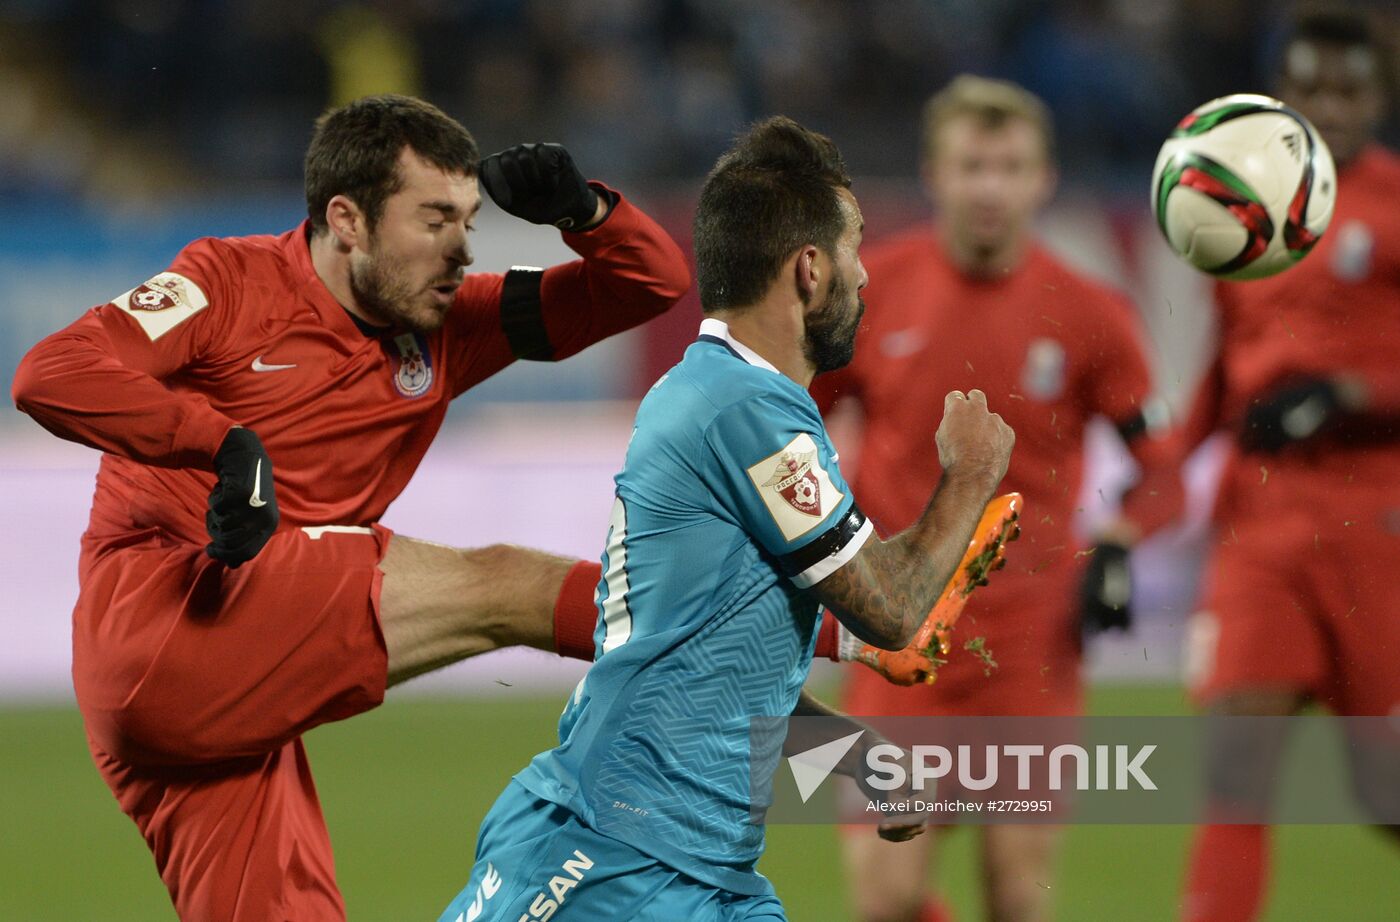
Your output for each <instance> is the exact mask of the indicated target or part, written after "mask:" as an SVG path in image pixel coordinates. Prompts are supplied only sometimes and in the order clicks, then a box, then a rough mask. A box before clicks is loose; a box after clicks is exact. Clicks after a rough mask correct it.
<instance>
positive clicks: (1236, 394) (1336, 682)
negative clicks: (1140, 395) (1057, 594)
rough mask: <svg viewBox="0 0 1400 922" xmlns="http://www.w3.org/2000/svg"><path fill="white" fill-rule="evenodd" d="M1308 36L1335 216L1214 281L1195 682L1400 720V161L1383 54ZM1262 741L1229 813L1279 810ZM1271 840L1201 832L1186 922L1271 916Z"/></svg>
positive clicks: (1228, 782) (1313, 109) (1351, 29)
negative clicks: (1276, 265) (1291, 244)
mask: <svg viewBox="0 0 1400 922" xmlns="http://www.w3.org/2000/svg"><path fill="white" fill-rule="evenodd" d="M1293 26H1294V27H1293V30H1292V34H1291V38H1290V39H1289V41H1288V43H1287V44H1286V46H1285V48H1284V54H1283V59H1282V67H1281V74H1280V78H1281V79H1280V83H1279V87H1278V91H1279V96H1280V97H1281V98H1282V99H1283V100H1284V101H1285V102H1287V103H1288V104H1289V105H1291V106H1293V107H1295V108H1296V109H1297V110H1298V111H1300V112H1301V113H1302V114H1303V115H1305V116H1307V118H1308V119H1310V120H1311V121H1312V122H1313V124H1314V125H1316V126H1317V128H1318V130H1319V131H1320V132H1321V133H1322V135H1323V138H1324V139H1325V140H1326V141H1327V144H1328V146H1329V147H1330V148H1331V150H1332V155H1333V157H1334V158H1336V162H1337V167H1338V172H1337V183H1338V187H1337V204H1336V210H1335V212H1334V213H1333V216H1332V224H1331V227H1330V228H1329V229H1328V231H1327V233H1326V234H1325V235H1324V236H1323V238H1322V240H1321V242H1320V243H1319V244H1318V245H1317V246H1316V248H1315V249H1314V250H1313V251H1312V252H1311V253H1310V254H1309V255H1308V256H1307V258H1306V259H1304V260H1303V261H1302V262H1301V263H1299V264H1298V265H1297V266H1294V267H1293V268H1291V269H1289V270H1288V271H1287V272H1284V273H1282V274H1280V275H1277V276H1274V277H1273V278H1269V279H1262V280H1259V281H1252V282H1246V283H1236V284H1222V285H1221V286H1220V287H1219V289H1218V299H1217V300H1218V306H1219V318H1220V324H1219V325H1220V330H1219V353H1218V356H1217V358H1216V361H1215V363H1214V365H1213V366H1212V368H1211V369H1210V371H1209V372H1208V374H1207V376H1206V379H1205V381H1204V383H1203V384H1202V387H1201V391H1200V395H1199V397H1198V400H1197V404H1196V407H1195V408H1194V410H1193V414H1192V417H1191V421H1190V423H1189V424H1188V430H1189V431H1188V432H1187V434H1186V438H1187V439H1188V440H1189V441H1191V442H1192V443H1194V442H1197V441H1199V440H1201V439H1203V438H1204V437H1205V436H1207V435H1209V434H1210V433H1211V432H1214V431H1216V430H1225V431H1227V432H1229V433H1230V434H1231V435H1232V436H1233V439H1234V441H1235V443H1236V448H1235V451H1234V452H1233V455H1232V456H1231V458H1230V459H1229V461H1228V462H1227V464H1226V467H1225V471H1224V474H1223V476H1222V480H1221V482H1220V488H1219V495H1218V499H1217V502H1216V509H1215V526H1216V531H1215V541H1216V542H1217V543H1216V546H1215V549H1214V557H1213V559H1212V561H1211V564H1210V567H1209V571H1208V573H1207V578H1206V582H1205V586H1204V599H1203V604H1202V611H1201V612H1199V613H1198V614H1197V615H1196V616H1195V617H1194V618H1193V619H1192V623H1191V626H1190V631H1189V634H1190V642H1189V644H1188V669H1189V671H1190V677H1189V678H1190V682H1191V690H1192V692H1193V694H1194V697H1195V698H1196V700H1197V701H1198V703H1200V704H1201V705H1203V706H1204V707H1205V708H1206V710H1207V712H1208V713H1215V714H1227V715H1232V714H1239V715H1251V714H1252V715H1275V716H1276V715H1286V714H1292V713H1295V712H1296V711H1297V710H1298V709H1299V708H1300V707H1302V706H1303V704H1304V703H1305V702H1307V701H1315V702H1319V703H1322V704H1324V705H1326V706H1327V707H1328V708H1329V709H1331V710H1332V711H1334V712H1335V713H1337V714H1342V715H1357V716H1366V715H1373V716H1374V715H1386V714H1390V715H1400V596H1398V595H1397V593H1396V591H1395V574H1396V573H1397V572H1400V366H1397V364H1396V361H1395V356H1396V354H1397V350H1400V311H1397V306H1400V209H1397V207H1396V203H1397V202H1400V157H1396V156H1395V155H1394V154H1393V153H1391V152H1389V151H1387V150H1385V149H1383V148H1381V147H1380V146H1379V145H1378V144H1376V143H1375V140H1374V137H1375V133H1376V130H1377V129H1378V127H1379V125H1380V123H1381V121H1382V120H1383V118H1384V114H1385V109H1386V76H1385V74H1384V72H1383V68H1384V67H1385V64H1386V51H1385V49H1384V48H1383V46H1382V45H1381V44H1380V43H1379V42H1378V41H1376V40H1375V38H1374V37H1373V35H1372V32H1371V30H1370V28H1369V27H1368V24H1367V21H1366V20H1365V19H1364V18H1363V17H1362V16H1360V15H1358V14H1355V13H1348V12H1333V11H1320V12H1316V11H1315V12H1312V13H1308V14H1304V15H1302V16H1300V17H1299V18H1298V19H1297V20H1296V21H1295V22H1294V24H1293ZM1241 742H1242V743H1243V745H1242V744H1241ZM1253 742H1255V741H1252V740H1249V739H1248V737H1244V738H1243V739H1242V740H1240V741H1238V742H1235V743H1233V744H1232V743H1231V741H1230V740H1228V739H1227V740H1222V741H1221V745H1219V746H1218V747H1217V750H1216V751H1215V752H1214V753H1213V754H1212V759H1211V767H1212V770H1211V773H1210V776H1211V778H1212V781H1213V783H1214V786H1215V789H1214V791H1213V793H1214V794H1215V797H1216V800H1217V807H1219V806H1220V803H1219V802H1220V801H1222V800H1223V799H1225V798H1226V797H1230V796H1231V792H1239V791H1245V792H1251V793H1253V794H1255V795H1257V796H1258V797H1260V798H1261V801H1260V802H1259V803H1257V804H1238V805H1239V806H1244V807H1247V808H1261V807H1263V806H1264V805H1265V804H1266V802H1267V797H1268V791H1269V788H1270V784H1269V781H1268V779H1270V778H1271V777H1272V776H1273V773H1274V765H1275V760H1274V755H1273V752H1272V751H1271V750H1270V749H1269V747H1267V746H1260V745H1251V743H1253ZM1394 771H1395V769H1394V767H1393V766H1391V767H1389V768H1388V769H1385V768H1384V767H1381V768H1379V769H1378V768H1377V767H1376V766H1373V765H1369V764H1367V761H1366V760H1365V759H1362V760H1360V761H1359V762H1358V764H1357V765H1356V766H1355V767H1354V774H1355V776H1356V780H1357V782H1358V793H1359V794H1360V795H1361V796H1362V798H1363V799H1365V798H1366V797H1368V796H1371V794H1373V793H1375V792H1378V791H1384V790H1386V789H1393V788H1394V786H1395V784H1396V778H1395V776H1394ZM1387 772H1388V774H1387ZM1231 799H1233V798H1231ZM1219 818H1221V819H1228V817H1219ZM1392 831H1393V830H1392ZM1267 833H1268V829H1267V827H1265V826H1259V825H1247V824H1238V825H1230V824H1226V823H1217V824H1213V825H1205V826H1202V827H1200V828H1199V829H1198V831H1197V834H1196V838H1195V843H1194V846H1193V851H1192V855H1191V861H1190V864H1189V870H1188V875H1189V876H1188V880H1187V884H1186V894H1185V899H1184V901H1183V902H1184V910H1183V918H1185V919H1189V920H1191V922H1246V920H1250V919H1254V918H1257V917H1258V916H1259V914H1260V908H1261V903H1262V900H1263V894H1264V891H1265V878H1266V876H1267V874H1266V868H1267V864H1268V857H1267V850H1268V849H1267V845H1268V842H1267Z"/></svg>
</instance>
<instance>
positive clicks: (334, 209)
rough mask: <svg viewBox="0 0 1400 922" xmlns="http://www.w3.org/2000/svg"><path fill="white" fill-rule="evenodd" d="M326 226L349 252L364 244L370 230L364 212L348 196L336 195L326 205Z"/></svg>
mask: <svg viewBox="0 0 1400 922" xmlns="http://www.w3.org/2000/svg"><path fill="white" fill-rule="evenodd" d="M326 226H327V227H329V228H330V232H331V234H333V235H334V236H335V238H336V240H338V241H339V242H340V245H341V246H342V247H344V248H345V249H347V250H353V249H355V247H356V246H357V245H359V244H360V243H362V242H364V237H365V234H366V233H367V232H368V228H367V226H366V223H365V216H364V212H362V211H361V210H360V206H359V205H356V204H355V203H354V201H352V200H351V199H350V198H349V197H348V196H345V195H336V196H332V197H331V200H330V201H329V202H327V203H326Z"/></svg>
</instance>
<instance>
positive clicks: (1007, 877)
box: [981, 826, 1063, 922]
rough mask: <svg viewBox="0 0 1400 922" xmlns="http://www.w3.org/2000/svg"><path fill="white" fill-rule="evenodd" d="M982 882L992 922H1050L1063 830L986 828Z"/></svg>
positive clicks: (1052, 827)
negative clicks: (1053, 888)
mask: <svg viewBox="0 0 1400 922" xmlns="http://www.w3.org/2000/svg"><path fill="white" fill-rule="evenodd" d="M981 832H982V882H983V887H984V888H985V894H986V904H987V918H988V919H989V920H990V922H1049V919H1050V918H1051V915H1052V913H1051V907H1052V903H1053V900H1054V891H1053V890H1052V889H1051V888H1052V885H1053V882H1054V880H1055V859H1056V857H1057V856H1058V855H1059V850H1060V842H1061V841H1062V839H1063V833H1062V831H1061V829H1060V827H1059V826H986V827H983V829H982V830H981Z"/></svg>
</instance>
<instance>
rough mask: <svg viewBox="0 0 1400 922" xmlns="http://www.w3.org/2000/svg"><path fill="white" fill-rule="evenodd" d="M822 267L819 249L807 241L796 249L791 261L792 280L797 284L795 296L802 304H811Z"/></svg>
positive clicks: (820, 276) (820, 277)
mask: <svg viewBox="0 0 1400 922" xmlns="http://www.w3.org/2000/svg"><path fill="white" fill-rule="evenodd" d="M823 271H824V269H823V267H822V264H821V250H819V249H817V246H816V244H813V243H809V244H807V245H805V246H803V247H802V248H801V249H799V250H798V251H797V256H796V258H795V260H794V262H793V267H792V273H793V282H794V283H795V284H796V285H797V296H798V297H799V298H801V299H802V303H803V304H811V303H812V296H813V295H814V294H816V293H817V291H818V288H819V286H820V282H821V279H822V273H823Z"/></svg>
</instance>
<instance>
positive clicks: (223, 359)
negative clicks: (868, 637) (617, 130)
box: [14, 96, 690, 922]
mask: <svg viewBox="0 0 1400 922" xmlns="http://www.w3.org/2000/svg"><path fill="white" fill-rule="evenodd" d="M478 180H479V181H480V185H481V186H484V187H485V189H486V190H487V192H489V193H490V195H491V196H492V198H493V199H495V201H496V202H497V204H498V205H500V206H501V207H502V208H503V209H505V210H506V211H508V212H510V213H511V214H513V215H516V216H517V217H520V218H523V219H525V220H528V221H532V222H534V223H539V224H554V225H556V226H558V227H559V228H560V229H561V230H563V232H564V234H563V236H564V241H565V242H566V243H567V244H568V245H569V246H570V247H572V248H573V249H574V250H575V251H576V252H577V253H578V254H579V255H580V257H582V258H581V259H578V260H576V261H574V262H570V263H567V264H565V265H560V266H555V267H554V268H551V269H546V270H537V269H512V270H511V271H510V272H508V273H506V274H505V275H504V276H502V275H489V274H467V273H466V269H467V266H469V265H470V264H471V261H472V257H471V248H470V243H469V233H470V231H471V230H472V222H473V220H474V219H475V216H476V213H477V210H478V208H479V207H480V204H481V195H480V193H479V191H478ZM306 195H307V206H308V219H307V220H306V221H305V222H303V223H302V224H301V225H300V226H299V227H296V228H294V229H292V230H290V231H288V232H287V233H284V234H282V235H280V236H259V237H244V238H232V239H204V240H198V241H195V242H194V243H191V244H190V245H189V246H187V247H186V248H185V249H184V250H182V251H181V252H180V254H179V255H178V256H177V257H176V258H175V260H174V262H173V263H172V264H171V265H170V266H169V268H168V269H167V270H166V271H163V272H160V273H159V274H157V275H155V276H154V277H153V278H151V279H149V280H148V281H146V282H145V283H143V284H141V285H138V286H137V287H135V288H133V289H132V290H131V291H129V292H127V293H125V294H122V295H119V296H118V297H116V298H115V299H113V300H112V301H111V302H110V303H108V304H105V305H102V306H100V307H97V308H94V309H93V310H91V311H89V312H88V313H87V314H85V315H84V316H83V317H82V318H80V319H79V320H77V321H76V322H75V323H73V324H72V325H71V326H69V327H67V328H66V329H64V330H62V331H60V332H58V333H55V334H54V335H52V336H50V337H48V338H47V339H45V340H44V341H43V342H41V343H40V344H39V345H37V346H36V347H35V348H34V349H33V350H32V351H31V352H30V353H29V354H28V356H26V357H25V359H24V361H23V362H22V364H21V366H20V368H19V371H18V374H17V375H16V378H15V382H14V398H15V401H16V403H17V404H18V405H19V407H20V408H21V409H22V410H24V411H25V412H27V413H29V414H30V415H32V416H33V417H34V418H35V419H36V420H38V421H39V422H40V423H41V424H42V425H43V426H44V427H45V428H47V429H49V430H50V431H52V432H54V433H55V434H57V435H59V436H61V437H63V438H67V439H72V440H74V441H78V442H82V443H84V444H86V445H90V446H92V447H94V448H98V449H100V450H102V451H103V452H104V454H103V456H102V462H101V467H100V470H99V472H98V478H97V490H96V494H95V496H94V499H93V508H92V515H91V521H90V524H89V527H88V530H87V532H86V534H85V535H84V536H83V540H82V551H81V558H80V563H79V567H80V584H81V590H80V594H79V598H78V603H77V607H76V609H75V611H74V615H73V660H74V663H73V676H74V686H75V689H76V692H77V698H78V703H79V706H80V708H81V710H82V713H83V717H84V720H85V722H86V727H87V734H88V741H89V745H90V748H91V750H92V755H93V758H94V760H95V761H96V763H97V766H98V769H99V770H100V772H101V774H102V776H103V778H104V779H105V780H106V781H107V783H108V785H110V787H111V789H112V791H113V793H114V794H115V795H116V797H117V800H118V802H119V803H120V804H121V807H122V809H123V810H124V811H125V812H126V813H127V814H128V815H129V816H130V817H131V818H132V819H133V820H134V821H135V822H136V824H137V826H138V827H139V828H140V830H141V833H142V835H143V836H144V837H145V839H146V842H147V844H148V845H149V847H150V849H151V851H152V853H153V854H154V856H155V860H156V865H157V868H158V869H159V871H160V874H161V877H162V879H163V880H164V882H165V884H166V886H167V888H168V889H169V891H170V895H171V899H172V901H173V902H174V904H175V907H176V909H177V911H178V912H179V914H180V916H181V918H183V919H187V920H199V922H210V920H258V922H266V920H271V919H296V920H298V922H318V920H339V919H343V918H344V917H345V909H344V906H343V903H342V900H341V896H340V894H339V892H338V891H337V888H336V883H335V875H334V869H333V864H332V858H331V849H330V843H329V840H328V837H327V832H326V828H325V824H324V822H323V820H322V816H321V812H320V807H319V805H318V802H317V798H316V792H315V788H314V786H313V784H312V779H311V773H310V769H309V767H308V764H307V759H306V752H305V749H304V748H303V746H302V742H301V739H300V737H301V734H302V733H304V732H305V731H306V730H308V729H310V728H312V727H314V726H316V725H317V724H320V723H324V722H326V721H330V720H338V719H341V718H344V717H349V716H351V715H353V714H357V713H359V712H361V711H365V710H368V709H370V708H372V707H374V706H375V705H377V704H379V702H380V701H381V699H382V698H383V695H384V691H385V687H386V685H393V684H395V683H398V682H401V681H403V680H405V679H407V678H409V677H411V676H414V675H417V674H419V673H422V672H425V671H427V670H430V669H434V668H437V667H439V666H443V665H446V664H447V663H451V662H454V661H456V660H460V659H463V658H465V657H468V656H472V655H475V654H478V653H482V652H485V651H487V650H491V649H494V648H497V647H501V646H506V645H509V644H529V645H531V646H535V647H540V648H543V649H547V650H549V649H556V637H555V634H556V625H555V620H556V619H555V614H556V611H557V613H558V614H559V615H560V618H559V625H558V631H559V633H560V635H561V636H560V637H559V643H558V645H557V646H558V648H559V649H560V650H561V652H566V653H570V654H572V655H574V656H581V657H591V656H592V652H593V640H592V631H593V624H594V620H595V612H594V608H593V601H592V594H593V589H594V584H595V582H596V580H597V573H598V570H597V566H596V564H583V563H576V562H574V561H570V560H565V559H562V558H558V557H554V556H551V555H548V554H544V553H541V552H538V551H532V550H526V549H523V548H517V547H506V546H496V547H487V548H480V549H475V550H457V549H453V548H449V547H442V546H439V545H436V544H430V543H427V542H422V541H416V540H414V539H411V538H407V537H405V536H403V535H395V534H392V533H391V532H390V531H389V530H388V529H386V528H384V527H383V526H381V525H379V524H378V520H379V518H380V516H381V515H383V513H384V511H385V509H386V507H387V506H388V505H389V503H390V502H391V501H392V500H393V499H394V498H395V497H396V496H397V495H398V494H399V492H400V491H401V490H402V489H403V488H404V486H405V484H406V483H407V482H408V480H409V478H410V477H411V476H412V474H413V471H414V469H415V468H416V467H417V465H418V463H419V461H420V460H421V459H422V457H423V454H424V452H425V451H426V450H427V448H428V445H429V443H430V442H431V441H432V439H433V437H434V435H435V434H436V433H437V430H438V427H439V426H440V425H441V423H442V420H443V416H444V414H445V412H446V410H447V404H448V401H449V400H451V399H452V398H453V397H456V396H457V395H458V394H461V393H462V392H463V391H466V390H467V389H469V388H471V387H472V386H474V385H476V384H477V383H479V382H481V381H482V380H484V379H485V378H487V377H489V376H490V375H492V374H495V373H496V372H498V371H500V370H501V369H502V368H504V367H505V366H507V365H509V364H510V363H512V362H514V361H515V360H517V359H530V360H546V361H552V360H557V359H562V358H564V357H566V356H568V355H571V354H573V353H575V352H578V351H579V350H581V349H584V348H586V347H587V346H589V345H591V344H592V343H595V342H597V341H598V340H601V339H603V338H605V337H607V336H610V335H612V334H614V333H617V332H620V331H622V330H625V329H627V328H628V327H631V326H634V325H636V324H638V323H641V322H642V321H644V320H646V319H648V318H650V317H652V316H655V315H656V314H658V313H660V312H662V311H665V310H666V309H667V308H669V307H670V306H671V305H672V304H673V303H674V302H675V301H676V300H677V299H678V298H679V297H680V296H681V295H682V294H683V293H684V292H685V290H686V288H687V286H688V285H689V281H690V280H689V275H688V272H687V270H686V265H685V260H684V257H683V255H682V254H681V252H680V250H679V248H678V247H677V246H676V244H675V243H674V242H673V241H672V240H671V239H670V238H669V237H668V236H667V235H666V234H665V232H663V231H662V230H661V229H660V228H659V227H658V226H657V225H656V224H655V223H654V222H653V221H652V220H651V219H650V218H648V217H647V216H646V215H644V214H642V212H641V211H639V210H638V209H637V208H635V207H634V206H633V205H631V204H630V203H629V202H628V201H627V200H626V199H625V198H623V197H622V196H621V195H619V194H618V193H617V192H614V191H612V190H611V189H609V188H607V187H605V186H603V185H601V184H599V183H588V182H585V181H584V179H583V177H582V175H581V174H580V173H579V171H578V170H577V168H575V167H574V165H573V161H572V160H571V158H570V157H569V155H568V154H567V153H566V152H565V151H564V149H563V148H561V147H559V146H557V145H523V146H520V147H516V148H511V149H509V150H507V151H504V152H502V153H501V154H498V155H495V156H493V157H489V158H487V159H485V160H484V161H480V162H479V161H478V151H477V148H476V144H475V142H474V141H473V140H472V138H471V136H470V135H469V134H468V133H467V131H466V130H465V129H464V128H462V126H461V125H459V124H458V123H456V122H455V121H453V120H452V119H450V118H448V117H447V116H446V115H444V114H443V113H442V112H440V111H439V110H438V109H436V108H434V107H432V106H430V105H428V104H426V103H423V102H420V101H418V100H414V99H409V98H405V97H396V96H383V97H371V98H366V99H362V100H359V101H358V102H355V103H352V104H350V105H348V106H346V107H344V108H341V109H338V110H335V111H333V112H331V113H329V114H328V115H326V116H325V117H324V118H323V119H322V120H321V121H320V122H319V123H318V125H317V128H316V132H315V135H314V137H313V139H312V142H311V146H310V148H309V150H308V153H307V157H306ZM463 508H464V510H466V511H467V512H468V513H469V512H470V510H469V503H464V504H463Z"/></svg>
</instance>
